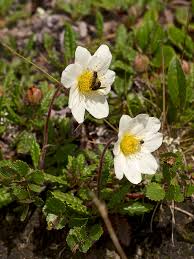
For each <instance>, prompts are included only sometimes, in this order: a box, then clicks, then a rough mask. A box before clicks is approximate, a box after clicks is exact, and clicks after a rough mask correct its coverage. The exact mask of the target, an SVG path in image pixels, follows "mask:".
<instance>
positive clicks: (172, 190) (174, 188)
mask: <svg viewBox="0 0 194 259" xmlns="http://www.w3.org/2000/svg"><path fill="white" fill-rule="evenodd" d="M166 199H167V200H169V201H172V200H174V201H176V202H182V201H184V195H183V193H182V192H181V188H180V186H179V185H170V186H169V188H168V191H167V192H166Z"/></svg>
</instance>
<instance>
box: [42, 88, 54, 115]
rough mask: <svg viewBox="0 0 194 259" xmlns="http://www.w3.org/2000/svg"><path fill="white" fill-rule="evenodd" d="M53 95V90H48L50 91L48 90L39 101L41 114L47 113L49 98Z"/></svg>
mask: <svg viewBox="0 0 194 259" xmlns="http://www.w3.org/2000/svg"><path fill="white" fill-rule="evenodd" d="M53 94H54V89H50V90H48V92H47V93H46V94H45V96H44V97H43V99H42V101H41V105H40V111H41V112H42V113H45V112H47V110H48V107H49V103H50V101H51V98H52V96H53Z"/></svg>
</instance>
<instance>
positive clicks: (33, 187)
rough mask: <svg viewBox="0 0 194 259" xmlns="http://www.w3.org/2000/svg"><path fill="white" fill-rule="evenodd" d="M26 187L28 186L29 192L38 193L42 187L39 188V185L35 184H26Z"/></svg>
mask: <svg viewBox="0 0 194 259" xmlns="http://www.w3.org/2000/svg"><path fill="white" fill-rule="evenodd" d="M28 186H29V189H30V190H31V191H33V192H37V193H40V192H41V191H42V187H41V186H39V185H37V184H33V183H31V184H28Z"/></svg>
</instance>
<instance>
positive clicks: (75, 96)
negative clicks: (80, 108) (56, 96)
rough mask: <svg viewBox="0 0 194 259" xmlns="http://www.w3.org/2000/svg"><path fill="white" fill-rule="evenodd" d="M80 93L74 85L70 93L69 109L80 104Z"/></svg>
mask: <svg viewBox="0 0 194 259" xmlns="http://www.w3.org/2000/svg"><path fill="white" fill-rule="evenodd" d="M79 95H80V93H79V90H78V87H77V85H76V84H75V85H72V87H71V88H70V91H69V104H68V107H69V108H70V109H71V108H72V107H73V106H75V105H77V104H78V102H80V96H79Z"/></svg>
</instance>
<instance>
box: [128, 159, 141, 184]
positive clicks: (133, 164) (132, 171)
mask: <svg viewBox="0 0 194 259" xmlns="http://www.w3.org/2000/svg"><path fill="white" fill-rule="evenodd" d="M125 176H126V178H127V179H128V180H129V181H130V182H131V183H133V184H138V183H140V182H141V180H142V177H141V173H140V169H139V164H138V161H137V160H136V158H128V159H127V171H126V172H125Z"/></svg>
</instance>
